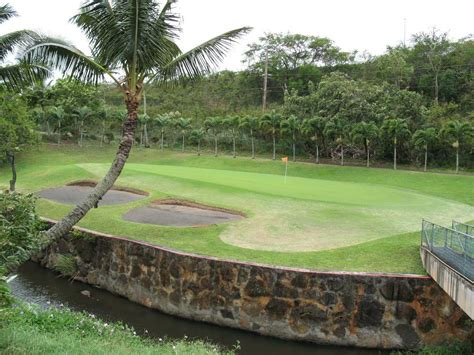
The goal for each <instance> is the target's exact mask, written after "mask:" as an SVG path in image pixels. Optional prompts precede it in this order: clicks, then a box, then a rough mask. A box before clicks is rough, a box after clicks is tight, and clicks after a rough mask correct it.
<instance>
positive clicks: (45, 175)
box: [0, 146, 474, 273]
mask: <svg viewBox="0 0 474 355" xmlns="http://www.w3.org/2000/svg"><path fill="white" fill-rule="evenodd" d="M113 154H114V149H113V147H107V148H105V149H97V148H93V147H90V148H83V149H78V148H77V147H75V146H74V147H72V146H71V147H63V148H61V149H57V148H45V147H42V148H41V149H40V150H38V151H33V152H30V153H27V154H23V155H22V156H20V157H19V159H18V161H19V167H18V171H19V182H18V187H19V189H20V190H23V191H30V192H32V191H37V190H40V189H42V188H45V187H51V186H61V185H63V184H64V183H66V182H70V181H72V180H78V179H84V178H93V179H97V178H99V177H101V176H102V175H103V174H104V173H105V171H106V170H107V168H108V166H109V164H110V162H111V159H112V157H113ZM283 169H284V166H283V164H282V163H281V162H279V161H276V162H273V161H271V160H263V159H262V160H260V159H257V160H251V159H249V158H237V159H232V158H231V157H227V156H222V157H218V158H214V157H211V156H201V157H196V156H194V155H192V154H181V153H176V152H170V151H164V152H161V151H159V150H155V149H141V150H138V149H136V150H134V151H133V153H132V155H131V157H130V159H129V162H128V163H127V166H126V169H125V170H124V172H123V174H122V176H121V177H120V179H119V182H118V184H120V185H127V186H131V187H136V188H141V189H144V190H146V191H148V192H150V194H151V195H150V196H149V197H148V198H147V199H145V200H140V201H136V202H133V203H129V204H125V205H118V206H117V205H116V206H104V207H101V208H99V209H96V210H93V211H91V212H90V213H89V214H88V215H87V216H86V218H85V219H84V220H83V221H81V223H80V225H81V226H84V227H87V228H91V229H95V230H99V231H102V232H107V233H112V234H117V235H121V236H126V237H129V238H131V239H138V240H145V241H148V242H152V243H155V244H158V245H164V246H169V247H173V248H177V249H181V250H185V251H189V252H194V253H198V254H205V255H214V256H219V257H223V258H230V259H240V260H248V261H257V262H262V263H267V264H274V265H287V266H295V267H305V268H315V269H321V270H351V271H375V272H404V273H423V269H422V267H421V263H420V261H419V254H418V246H419V232H418V230H419V226H420V224H421V218H427V219H430V220H433V221H435V222H438V223H442V224H449V223H450V220H451V219H452V218H455V219H459V220H462V221H468V220H472V219H474V208H473V206H474V189H473V188H472V186H473V184H474V177H473V176H468V175H452V174H438V173H418V172H410V171H392V170H387V169H365V168H358V167H337V166H327V165H314V164H307V163H296V164H291V163H290V166H289V175H290V176H289V178H288V180H287V182H286V184H285V183H284V179H283V177H282V173H283ZM0 173H1V176H0V185H2V184H3V185H6V184H7V182H8V176H7V174H8V171H6V170H4V169H2V170H0ZM168 196H171V197H181V198H188V199H192V200H196V201H198V202H202V203H207V204H213V205H217V206H222V207H228V208H232V209H238V210H242V211H243V212H245V213H246V214H247V216H248V218H247V219H245V220H243V221H240V222H235V223H230V224H226V225H220V226H209V227H203V228H170V227H158V226H153V225H146V224H137V223H131V222H126V221H124V220H123V219H122V215H123V214H124V213H126V212H127V211H128V210H129V209H131V208H133V207H135V206H141V205H145V204H147V203H149V202H150V201H152V200H154V199H157V198H161V197H168ZM69 209H70V206H65V205H61V204H57V203H53V202H50V201H46V200H40V201H39V202H38V210H39V212H40V213H41V215H43V216H47V217H51V218H60V217H61V216H63V215H64V214H65V213H66V212H67V211H68V210H69Z"/></svg>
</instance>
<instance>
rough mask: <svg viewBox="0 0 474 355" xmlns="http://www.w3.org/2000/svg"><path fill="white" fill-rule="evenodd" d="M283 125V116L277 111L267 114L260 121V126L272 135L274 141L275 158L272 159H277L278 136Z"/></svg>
mask: <svg viewBox="0 0 474 355" xmlns="http://www.w3.org/2000/svg"><path fill="white" fill-rule="evenodd" d="M280 125H281V116H280V115H279V114H277V113H275V111H272V112H271V113H269V114H266V115H264V116H263V117H262V120H261V121H260V126H261V127H262V128H263V129H264V130H265V131H267V132H268V133H270V134H271V135H272V139H273V156H272V159H273V160H275V158H276V136H277V133H278V132H279V130H280Z"/></svg>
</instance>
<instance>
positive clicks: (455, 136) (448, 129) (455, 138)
mask: <svg viewBox="0 0 474 355" xmlns="http://www.w3.org/2000/svg"><path fill="white" fill-rule="evenodd" d="M441 136H442V137H443V138H444V139H446V140H447V141H448V142H449V143H450V144H451V145H452V146H453V148H454V149H456V174H457V173H458V172H459V148H460V147H461V144H463V143H468V142H469V141H470V140H472V139H473V138H474V127H473V126H472V125H471V124H469V123H468V122H461V121H450V122H448V123H447V124H446V126H445V127H443V129H442V130H441Z"/></svg>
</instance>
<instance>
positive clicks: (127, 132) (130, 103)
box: [43, 97, 138, 246]
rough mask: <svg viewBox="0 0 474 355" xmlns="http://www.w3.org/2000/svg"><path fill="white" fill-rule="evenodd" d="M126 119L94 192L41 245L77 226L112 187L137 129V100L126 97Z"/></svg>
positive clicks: (53, 228)
mask: <svg viewBox="0 0 474 355" xmlns="http://www.w3.org/2000/svg"><path fill="white" fill-rule="evenodd" d="M126 104H127V112H128V119H127V121H125V122H124V124H123V131H122V140H121V142H120V145H119V148H118V150H117V153H116V155H115V159H114V161H113V163H112V166H111V167H110V169H109V171H108V172H107V174H106V175H105V176H104V178H103V179H102V180H101V181H100V182H99V183H98V184H97V185H96V187H95V188H94V190H92V192H91V193H90V194H89V195H88V196H87V197H86V198H85V199H84V200H83V201H82V202H80V203H79V204H78V205H77V206H76V207H74V209H73V210H72V211H71V212H69V213H68V214H67V215H66V216H65V217H64V218H63V219H62V220H60V221H59V222H58V223H57V224H55V225H54V226H53V227H51V228H50V229H49V230H48V231H47V232H46V234H45V237H46V238H45V240H44V241H43V243H44V244H43V245H45V246H46V245H48V244H49V243H50V242H51V241H53V240H55V239H58V238H60V237H62V236H63V235H64V234H66V233H67V232H69V231H70V230H71V228H72V227H73V226H74V225H75V224H77V223H78V222H79V221H80V220H81V219H82V218H83V217H84V216H85V215H86V213H87V212H88V211H89V210H90V209H92V208H93V207H97V204H98V203H99V201H100V200H101V199H102V197H103V196H104V195H105V194H106V192H107V191H108V190H109V189H110V188H111V187H112V186H113V185H114V183H115V181H116V180H117V178H118V177H119V175H120V173H121V172H122V169H123V167H124V166H125V163H126V161H127V159H128V156H129V154H130V150H131V149H132V143H133V137H134V135H135V130H136V127H137V115H138V100H137V98H136V97H128V98H127V101H126Z"/></svg>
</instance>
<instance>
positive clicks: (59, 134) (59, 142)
mask: <svg viewBox="0 0 474 355" xmlns="http://www.w3.org/2000/svg"><path fill="white" fill-rule="evenodd" d="M58 145H61V121H59V124H58Z"/></svg>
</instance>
